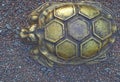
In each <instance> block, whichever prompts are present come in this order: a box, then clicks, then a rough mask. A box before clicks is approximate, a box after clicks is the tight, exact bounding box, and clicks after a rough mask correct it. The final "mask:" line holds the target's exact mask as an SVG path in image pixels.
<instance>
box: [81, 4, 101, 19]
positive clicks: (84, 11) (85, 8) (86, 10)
mask: <svg viewBox="0 0 120 82" xmlns="http://www.w3.org/2000/svg"><path fill="white" fill-rule="evenodd" d="M79 13H80V14H81V15H83V16H85V17H87V18H89V19H92V18H94V17H96V16H98V15H99V14H100V11H99V10H98V9H97V8H95V7H93V6H90V5H80V11H79Z"/></svg>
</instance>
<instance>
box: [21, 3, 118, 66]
mask: <svg viewBox="0 0 120 82" xmlns="http://www.w3.org/2000/svg"><path fill="white" fill-rule="evenodd" d="M29 20H30V21H29V24H30V26H29V27H28V28H23V29H22V30H21V32H20V36H21V38H22V39H23V40H24V41H26V42H28V43H32V44H35V46H36V47H35V48H34V49H33V50H32V51H31V52H32V53H33V55H31V56H32V57H33V58H34V59H35V60H37V61H38V62H39V63H40V64H42V65H45V66H53V65H54V64H59V65H62V64H67V65H69V64H72V65H77V64H83V63H95V62H99V61H102V60H103V59H105V58H106V53H107V51H108V50H109V48H110V47H111V45H112V44H113V43H114V41H115V36H114V35H115V33H116V30H117V27H116V24H115V21H114V15H113V12H112V11H111V10H110V9H108V8H106V7H104V6H103V5H101V4H100V3H98V2H91V1H82V2H78V3H73V2H47V3H44V4H43V5H41V6H40V7H38V8H37V9H36V10H33V12H32V13H31V14H30V15H29Z"/></svg>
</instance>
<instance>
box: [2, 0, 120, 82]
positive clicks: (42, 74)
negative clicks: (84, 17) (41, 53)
mask: <svg viewBox="0 0 120 82" xmlns="http://www.w3.org/2000/svg"><path fill="white" fill-rule="evenodd" d="M95 1H98V2H101V3H102V4H103V5H105V6H107V7H109V8H110V9H112V10H113V11H114V13H115V16H116V19H115V21H116V23H117V26H118V27H120V4H119V3H120V0H95ZM43 2H45V1H44V0H0V82H120V35H118V34H117V39H116V42H115V44H114V46H113V47H112V48H111V50H110V53H109V54H108V57H107V59H106V60H105V61H103V62H101V63H98V64H93V65H84V64H83V65H78V66H63V67H59V68H58V67H54V68H46V67H44V66H42V65H40V64H38V63H37V62H36V61H34V60H33V59H32V58H30V49H31V47H32V46H30V45H25V44H23V43H22V42H21V40H20V38H19V36H18V34H19V30H20V29H21V28H23V27H27V26H28V23H27V20H28V18H27V15H28V14H30V13H31V11H32V10H33V9H35V8H37V7H38V6H40V5H41V4H42V3H43Z"/></svg>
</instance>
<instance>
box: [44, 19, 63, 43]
mask: <svg viewBox="0 0 120 82" xmlns="http://www.w3.org/2000/svg"><path fill="white" fill-rule="evenodd" d="M63 29H64V25H63V23H62V22H60V21H58V20H53V21H51V22H50V23H49V24H48V25H47V26H46V28H45V39H46V40H48V41H50V42H57V41H58V40H60V39H61V38H63V36H64V30H63Z"/></svg>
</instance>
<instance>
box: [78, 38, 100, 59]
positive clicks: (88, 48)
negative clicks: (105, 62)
mask: <svg viewBox="0 0 120 82" xmlns="http://www.w3.org/2000/svg"><path fill="white" fill-rule="evenodd" d="M80 46H81V56H82V57H83V58H90V57H93V56H95V55H96V54H97V52H99V50H100V49H101V42H100V41H98V40H96V39H94V38H90V39H88V40H86V41H85V42H83V43H82V44H81V45H80Z"/></svg>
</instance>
